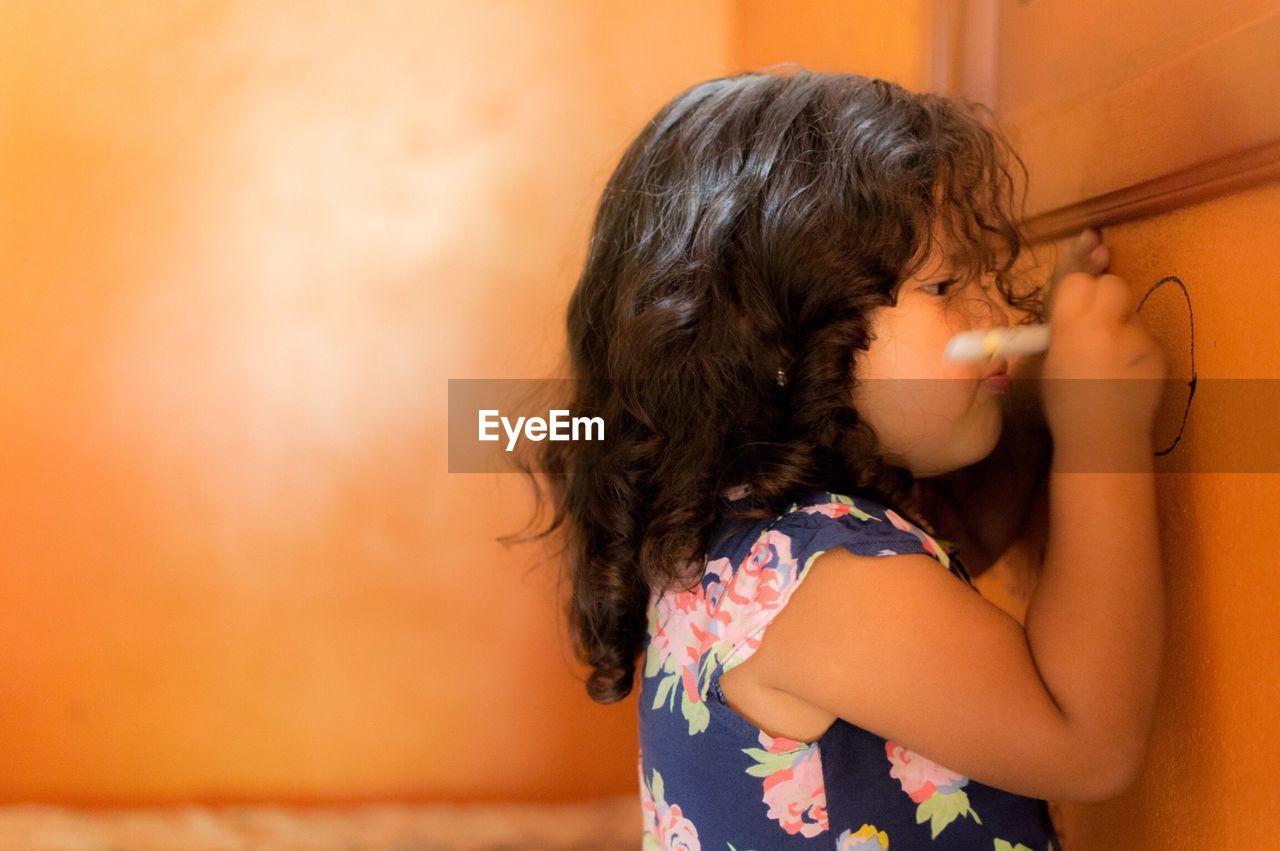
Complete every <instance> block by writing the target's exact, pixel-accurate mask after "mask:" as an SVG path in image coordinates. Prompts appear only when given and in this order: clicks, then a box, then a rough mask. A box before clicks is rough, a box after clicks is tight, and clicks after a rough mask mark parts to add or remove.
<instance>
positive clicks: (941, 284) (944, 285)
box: [921, 278, 960, 296]
mask: <svg viewBox="0 0 1280 851" xmlns="http://www.w3.org/2000/svg"><path fill="white" fill-rule="evenodd" d="M958 283H960V282H959V281H958V280H956V279H955V278H950V279H948V280H945V281H938V282H937V283H933V284H928V285H927V286H924V287H921V289H924V290H927V289H929V288H930V287H937V288H938V289H937V291H936V292H933V293H930V295H937V296H942V295H946V294H947V290H949V289H951V287H953V286H955V285H956V284H958Z"/></svg>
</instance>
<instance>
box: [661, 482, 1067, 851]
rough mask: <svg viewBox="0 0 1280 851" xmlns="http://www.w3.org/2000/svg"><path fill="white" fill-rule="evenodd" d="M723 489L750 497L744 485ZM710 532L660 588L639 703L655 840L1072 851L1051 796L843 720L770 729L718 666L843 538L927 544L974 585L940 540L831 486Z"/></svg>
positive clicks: (690, 846)
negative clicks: (702, 548)
mask: <svg viewBox="0 0 1280 851" xmlns="http://www.w3.org/2000/svg"><path fill="white" fill-rule="evenodd" d="M725 497H726V499H729V500H730V501H731V502H737V501H739V500H747V499H750V498H751V497H750V495H749V494H748V493H747V491H746V489H745V487H740V488H737V489H732V490H730V491H726V492H725ZM722 537H723V538H724V540H720V538H722ZM712 540H713V549H712V551H710V552H708V553H707V557H706V562H705V567H704V571H703V575H702V582H701V584H700V585H699V586H697V587H696V588H695V589H694V590H693V591H691V592H677V591H671V592H668V593H667V594H666V595H663V596H661V597H659V596H658V595H657V594H654V595H651V597H650V602H649V609H648V636H647V638H646V640H645V649H644V668H643V673H642V678H641V682H642V685H641V690H640V696H639V709H638V711H639V723H640V753H639V760H638V770H639V779H640V800H641V807H642V810H643V817H644V846H643V847H644V849H645V851H652V849H687V851H698V849H716V851H773V849H787V848H811V849H817V848H834V849H837V851H854V850H855V849H857V851H880V849H894V851H909V849H966V851H967V849H985V851H1060V849H1061V845H1060V842H1059V838H1058V835H1057V834H1056V833H1055V831H1054V825H1053V821H1052V819H1051V818H1050V814H1049V810H1048V805H1047V803H1046V802H1045V801H1043V800H1040V799H1037V798H1029V797H1025V796H1022V795H1015V794H1013V793H1011V792H1006V791H1004V790H1002V789H997V788H995V787H992V786H987V785H984V784H982V783H979V782H977V781H975V780H971V779H969V778H968V777H965V776H964V775H962V774H959V773H957V772H955V771H951V770H949V769H947V768H944V767H943V766H941V765H938V764H937V763H935V762H932V761H931V760H929V759H928V758H927V757H925V756H923V755H921V754H917V753H913V752H912V751H910V750H908V749H907V748H905V747H903V746H902V745H900V744H898V743H897V742H893V741H889V740H886V739H884V738H882V737H880V736H877V735H875V734H874V733H871V732H869V731H867V730H864V729H862V728H861V727H856V726H854V725H853V724H849V723H847V722H845V721H844V720H842V719H836V721H835V722H834V723H833V724H832V725H831V726H830V727H829V728H828V729H827V731H826V732H825V733H823V734H822V736H821V737H819V738H818V740H817V741H814V742H801V741H795V740H792V739H788V738H785V737H782V736H770V735H769V734H767V733H765V732H764V731H763V730H761V729H759V728H758V727H757V726H755V724H753V723H752V722H751V721H749V720H747V719H746V718H745V717H744V716H742V715H740V714H738V712H737V711H735V710H734V709H733V708H731V707H730V706H729V705H728V703H727V702H726V701H725V698H724V695H723V694H722V693H721V691H720V686H719V682H720V676H721V674H723V673H724V672H725V671H728V670H730V669H732V668H733V667H734V666H735V665H738V664H740V663H742V662H744V661H746V659H748V658H749V657H750V656H751V654H752V653H753V652H754V651H755V649H756V647H758V646H759V644H760V640H761V636H762V634H763V632H764V630H765V628H766V627H767V626H768V625H769V622H770V621H771V620H772V619H773V618H774V617H775V616H776V615H777V613H778V612H779V611H781V610H782V607H783V606H785V605H786V604H787V601H788V600H789V599H790V597H791V594H792V593H794V591H795V589H796V587H797V586H798V585H799V584H800V582H801V581H803V579H804V577H805V572H806V569H807V568H808V567H809V565H810V564H811V563H812V562H813V559H814V558H816V557H817V556H818V555H820V554H822V553H823V552H826V551H827V550H829V549H831V548H832V547H834V546H837V545H839V546H843V547H845V548H846V549H848V550H850V551H851V552H853V553H855V554H858V555H874V556H881V555H897V554H902V553H925V554H927V555H930V556H933V557H934V558H935V559H937V560H938V561H939V562H940V563H941V565H942V567H944V568H946V569H947V570H949V571H950V572H951V573H952V574H953V575H955V576H956V577H957V579H958V580H959V581H963V582H965V583H966V584H968V585H969V587H970V588H972V589H973V590H974V592H975V593H977V591H978V589H977V587H976V586H974V585H973V582H972V580H971V579H970V577H969V574H968V572H967V571H965V569H964V568H963V566H961V565H960V564H959V562H958V560H956V559H954V558H951V557H950V555H949V554H948V553H947V552H946V550H945V549H944V548H943V547H942V546H940V545H939V543H938V541H937V540H935V539H934V538H932V537H930V536H929V535H928V534H926V533H925V532H924V531H923V530H921V529H920V528H919V527H917V526H915V525H914V524H912V523H910V522H909V521H907V520H905V519H903V518H902V517H901V516H899V515H898V514H897V513H896V512H894V511H893V510H892V509H889V508H886V507H885V506H883V505H881V504H879V503H877V502H875V501H873V500H869V499H865V498H863V497H858V498H857V499H853V498H850V497H848V496H844V495H841V494H834V493H827V492H815V493H812V494H810V495H809V496H808V497H806V498H804V499H800V500H798V501H797V502H795V503H793V504H792V505H791V506H789V508H788V510H787V511H786V513H784V514H782V515H780V516H779V517H777V518H776V519H774V520H772V521H766V520H758V521H752V522H751V523H749V524H747V525H746V526H745V527H743V528H742V529H741V530H739V531H737V532H734V533H733V534H730V535H728V536H727V537H725V536H724V535H723V534H717V535H715V536H713V539H712ZM716 541H718V543H714V542H716ZM850 615H851V617H854V616H856V608H855V607H852V606H851V607H850ZM815 652H820V649H818V648H815Z"/></svg>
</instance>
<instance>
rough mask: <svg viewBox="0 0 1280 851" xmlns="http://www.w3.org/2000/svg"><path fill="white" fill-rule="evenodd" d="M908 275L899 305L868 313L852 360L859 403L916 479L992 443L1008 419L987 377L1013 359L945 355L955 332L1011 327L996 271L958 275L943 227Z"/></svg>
mask: <svg viewBox="0 0 1280 851" xmlns="http://www.w3.org/2000/svg"><path fill="white" fill-rule="evenodd" d="M935 236H936V237H938V238H939V239H938V240H937V241H935V243H934V253H933V254H932V255H931V256H930V257H929V259H928V261H927V262H926V263H925V264H924V266H923V267H922V268H921V270H920V272H918V273H917V275H916V276H915V277H913V278H910V279H908V280H907V281H905V282H903V284H902V287H901V289H900V290H899V293H898V303H897V304H896V305H893V306H883V307H878V308H876V309H875V310H873V311H872V312H871V316H870V319H871V333H872V335H873V337H874V339H873V340H872V341H871V344H870V348H869V349H868V350H867V351H865V352H864V351H858V352H857V353H856V356H855V358H854V376H855V377H856V378H857V380H858V384H857V386H855V388H854V392H853V404H854V408H855V409H856V410H857V411H858V413H859V415H860V416H861V417H862V418H863V419H864V420H865V421H866V422H867V423H869V424H870V425H871V427H872V428H873V429H874V430H875V432H876V435H877V436H878V437H879V439H880V442H881V445H882V447H883V448H884V450H885V453H886V460H887V461H889V462H890V463H894V464H897V465H898V466H901V467H905V468H907V469H909V470H910V471H911V472H912V473H913V474H914V475H915V476H916V477H917V478H925V477H928V476H937V475H941V474H943V473H949V472H951V471H952V470H958V469H960V468H961V467H967V466H969V465H970V464H974V463H976V462H978V461H980V460H982V459H983V458H985V457H986V456H987V455H988V454H990V453H991V450H992V449H994V448H995V445H996V442H997V441H998V440H999V438H1000V430H1001V427H1002V425H1003V415H1002V410H1001V404H1000V399H999V398H998V395H999V393H998V392H997V391H994V390H991V389H989V388H987V387H984V386H980V382H981V380H982V379H983V378H984V377H985V376H987V375H990V374H991V373H993V372H998V371H1000V370H1001V369H1002V368H1004V367H1006V366H1007V363H1006V361H1005V360H1004V359H1001V358H997V359H996V360H995V361H993V362H990V363H954V362H952V361H949V360H946V359H945V358H944V357H943V356H942V351H943V349H944V348H945V347H946V345H947V342H948V341H949V340H950V339H951V338H952V337H953V336H955V335H956V334H959V333H961V332H963V331H971V330H974V329H977V328H991V327H995V326H1004V325H1009V324H1010V321H1011V318H1010V314H1009V313H1008V309H1007V308H1006V307H1004V301H1003V299H1002V298H1001V297H1000V294H999V292H998V291H997V290H996V289H995V282H994V276H991V275H988V276H985V277H983V278H982V279H980V280H969V281H956V280H955V278H956V273H957V272H958V270H954V269H953V267H952V265H951V263H950V261H949V260H948V259H947V257H946V242H945V239H946V237H945V235H943V234H940V233H935Z"/></svg>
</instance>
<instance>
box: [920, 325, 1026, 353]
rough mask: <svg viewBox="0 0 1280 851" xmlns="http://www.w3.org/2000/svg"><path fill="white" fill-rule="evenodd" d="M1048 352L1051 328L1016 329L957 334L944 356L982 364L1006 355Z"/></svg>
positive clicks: (994, 329) (1018, 327) (1016, 326)
mask: <svg viewBox="0 0 1280 851" xmlns="http://www.w3.org/2000/svg"><path fill="white" fill-rule="evenodd" d="M1048 350H1049V326H1048V325H1015V326H1013V327H1011V328H990V329H987V330H985V331H965V332H964V333H962V334H956V335H955V336H954V337H952V338H951V341H950V342H949V343H947V347H946V349H944V350H943V353H942V354H943V356H944V357H946V358H947V360H952V361H983V360H991V359H992V358H997V357H1001V356H1004V355H1035V354H1039V353H1040V352H1044V351H1048Z"/></svg>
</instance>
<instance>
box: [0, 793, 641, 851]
mask: <svg viewBox="0 0 1280 851" xmlns="http://www.w3.org/2000/svg"><path fill="white" fill-rule="evenodd" d="M642 833H643V827H642V823H641V810H640V801H639V799H638V798H637V797H636V796H634V795H625V796H621V797H617V798H602V799H599V800H596V801H586V802H582V803H576V804H556V805H538V804H502V805H498V804H469V805H451V804H433V805H404V804H386V805H367V806H358V807H341V808H329V809H325V808H315V809H312V808H305V809H304V808H295V807H288V808H286V807H270V806H226V807H217V808H210V807H200V806H182V807H168V808H156V809H126V810H88V809H69V808H63V807H54V806H47V805H34V804H24V805H10V806H0V849H2V851H500V850H501V851H516V849H519V851H553V849H554V851H562V850H563V851H568V849H574V850H575V851H577V849H582V851H586V849H591V851H612V849H629V851H635V849H637V848H639V847H640V844H641V836H642Z"/></svg>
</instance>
